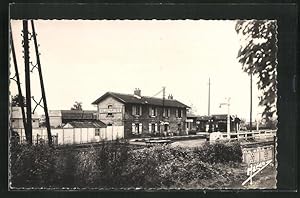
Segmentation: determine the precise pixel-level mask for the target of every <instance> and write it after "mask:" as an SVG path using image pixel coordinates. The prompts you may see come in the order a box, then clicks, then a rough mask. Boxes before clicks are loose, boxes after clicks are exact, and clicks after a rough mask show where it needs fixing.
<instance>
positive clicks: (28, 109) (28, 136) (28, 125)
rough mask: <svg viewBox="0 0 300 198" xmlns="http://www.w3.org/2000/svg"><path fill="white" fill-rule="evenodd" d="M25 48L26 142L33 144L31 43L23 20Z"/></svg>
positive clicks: (26, 22)
mask: <svg viewBox="0 0 300 198" xmlns="http://www.w3.org/2000/svg"><path fill="white" fill-rule="evenodd" d="M23 48H24V63H25V84H26V114H27V123H26V130H25V131H26V132H27V134H26V140H27V142H28V143H29V144H32V115H31V91H30V69H29V41H28V21H27V20H23Z"/></svg>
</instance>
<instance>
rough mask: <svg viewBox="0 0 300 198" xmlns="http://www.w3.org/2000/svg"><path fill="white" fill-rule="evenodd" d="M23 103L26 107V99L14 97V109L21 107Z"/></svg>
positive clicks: (12, 104) (12, 103)
mask: <svg viewBox="0 0 300 198" xmlns="http://www.w3.org/2000/svg"><path fill="white" fill-rule="evenodd" d="M21 101H22V102H23V104H24V107H25V106H26V99H25V97H24V96H22V97H20V95H19V94H17V95H15V96H12V99H11V106H12V107H20V106H21Z"/></svg>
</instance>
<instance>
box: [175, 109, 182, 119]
mask: <svg viewBox="0 0 300 198" xmlns="http://www.w3.org/2000/svg"><path fill="white" fill-rule="evenodd" d="M176 117H177V118H182V109H176Z"/></svg>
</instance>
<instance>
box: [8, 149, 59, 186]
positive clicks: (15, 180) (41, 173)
mask: <svg viewBox="0 0 300 198" xmlns="http://www.w3.org/2000/svg"><path fill="white" fill-rule="evenodd" d="M55 161H56V160H55V150H54V149H52V148H50V147H48V146H45V145H26V144H24V145H14V146H12V147H11V161H10V162H11V167H10V170H11V181H12V184H11V186H12V187H32V186H35V187H45V186H51V185H53V184H54V182H55V180H56V178H55V170H56V169H55Z"/></svg>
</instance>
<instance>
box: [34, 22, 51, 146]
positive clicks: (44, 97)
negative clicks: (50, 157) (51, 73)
mask: <svg viewBox="0 0 300 198" xmlns="http://www.w3.org/2000/svg"><path fill="white" fill-rule="evenodd" d="M31 27H32V34H33V41H34V46H35V54H36V61H37V66H38V71H39V76H40V85H41V92H42V98H43V102H44V112H45V118H46V127H47V135H48V144H49V145H50V146H51V145H52V136H51V129H50V121H49V115H48V107H47V100H46V93H45V87H44V81H43V74H42V68H41V62H40V56H39V51H38V44H37V39H36V33H35V28H34V23H33V20H31Z"/></svg>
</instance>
